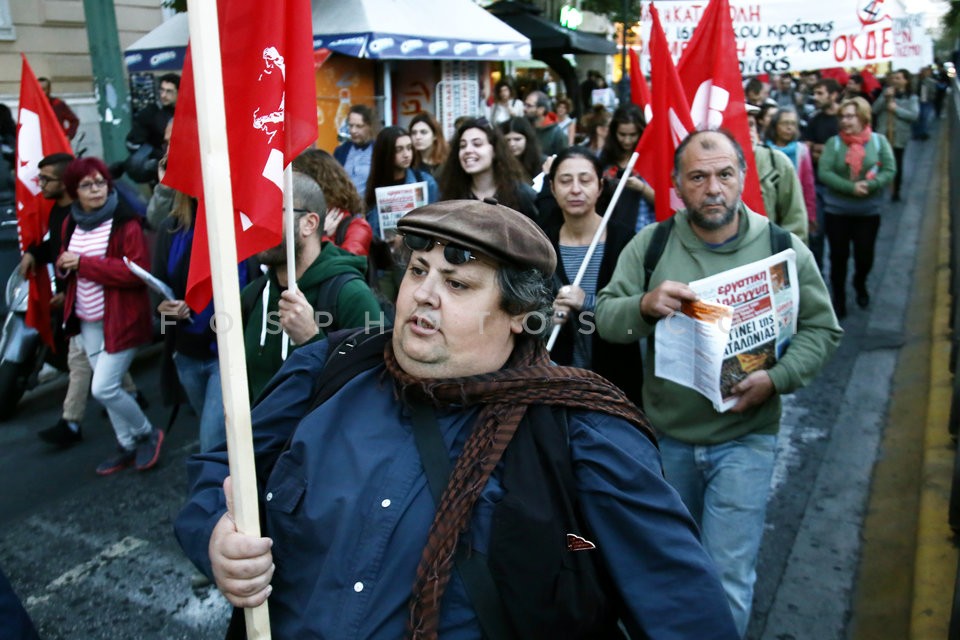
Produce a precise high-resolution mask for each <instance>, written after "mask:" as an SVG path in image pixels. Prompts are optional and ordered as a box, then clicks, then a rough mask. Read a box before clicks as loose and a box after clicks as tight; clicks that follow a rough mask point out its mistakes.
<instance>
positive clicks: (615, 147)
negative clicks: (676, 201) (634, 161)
mask: <svg viewBox="0 0 960 640" xmlns="http://www.w3.org/2000/svg"><path fill="white" fill-rule="evenodd" d="M643 129H644V124H643V113H641V112H640V109H639V108H638V107H637V106H636V105H634V104H628V105H624V106H622V107H618V108H617V110H616V111H614V112H613V118H611V120H610V130H609V133H608V134H607V137H606V140H605V142H604V144H603V150H602V151H601V152H600V165H601V166H602V167H603V175H604V177H605V178H606V179H607V180H608V181H609V182H610V183H611V184H617V183H619V182H620V180H622V179H623V173H624V171H626V170H627V164H629V162H630V156H631V155H633V152H634V150H635V149H636V147H637V142H639V141H640V136H642V135H643ZM655 195H656V194H655V193H654V191H653V187H651V186H650V185H649V184H648V183H647V182H646V180H644V179H643V178H642V177H640V173H639V171H638V170H637V168H636V166H634V168H633V171H632V173H631V174H630V175H629V176H628V177H627V180H626V187H625V188H624V190H623V192H622V193H621V194H620V200H618V201H617V205H616V209H615V210H614V213H613V220H614V221H615V222H617V223H619V224H622V225H624V226H627V227H630V228H631V229H633V230H634V231H635V232H636V231H640V230H641V229H643V228H644V227H645V226H647V225H648V224H650V223H652V222H653V221H654V199H655Z"/></svg>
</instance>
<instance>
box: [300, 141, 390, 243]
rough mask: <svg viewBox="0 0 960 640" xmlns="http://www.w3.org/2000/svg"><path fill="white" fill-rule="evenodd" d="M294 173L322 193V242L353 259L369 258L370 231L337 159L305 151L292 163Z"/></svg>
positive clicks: (360, 204) (358, 202) (323, 153)
mask: <svg viewBox="0 0 960 640" xmlns="http://www.w3.org/2000/svg"><path fill="white" fill-rule="evenodd" d="M293 170H294V171H299V172H300V173H303V174H305V175H308V176H310V177H311V178H313V179H314V180H316V181H317V184H319V185H320V188H321V189H323V195H324V197H325V198H326V200H327V217H326V219H325V220H324V224H323V239H324V240H327V241H330V242H333V243H334V244H335V245H337V246H338V247H340V248H341V249H343V250H344V251H349V252H350V253H352V254H354V255H358V256H365V255H368V254H369V253H370V242H371V240H372V239H373V229H371V228H370V223H368V222H367V221H366V220H365V219H364V217H363V213H362V212H363V210H364V207H363V200H361V199H360V194H358V193H357V188H356V187H355V186H353V181H351V180H350V176H349V175H347V172H346V170H344V168H343V166H342V165H341V164H340V163H339V162H337V160H336V158H334V157H333V156H332V155H330V154H329V153H327V152H326V151H323V150H322V149H307V150H306V151H304V152H303V153H301V154H300V155H299V156H297V158H296V159H295V160H294V161H293Z"/></svg>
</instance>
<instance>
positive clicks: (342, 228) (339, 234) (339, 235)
mask: <svg viewBox="0 0 960 640" xmlns="http://www.w3.org/2000/svg"><path fill="white" fill-rule="evenodd" d="M351 222H353V216H344V218H343V220H341V221H340V224H338V225H337V230H336V231H335V232H334V234H333V244H335V245H337V246H338V247H339V246H341V245H343V241H344V240H346V239H347V228H349V227H350V223H351Z"/></svg>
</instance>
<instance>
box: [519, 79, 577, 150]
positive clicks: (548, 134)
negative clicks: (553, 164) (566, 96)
mask: <svg viewBox="0 0 960 640" xmlns="http://www.w3.org/2000/svg"><path fill="white" fill-rule="evenodd" d="M550 107H551V105H550V97H549V96H547V94H545V93H544V92H543V91H531V92H530V93H529V94H528V95H527V97H526V98H524V100H523V113H524V115H525V116H526V117H527V120H529V121H530V124H532V125H533V128H534V129H535V130H536V132H537V141H538V142H539V143H540V150H541V151H543V152H544V153H545V154H547V155H548V156H553V155H556V154H558V153H560V152H561V151H563V150H564V149H566V148H567V147H569V146H570V140H569V138H568V137H567V135H566V134H565V133H564V132H563V131H562V130H561V129H560V127H559V126H558V125H557V114H555V113H554V112H553V111H551V109H550Z"/></svg>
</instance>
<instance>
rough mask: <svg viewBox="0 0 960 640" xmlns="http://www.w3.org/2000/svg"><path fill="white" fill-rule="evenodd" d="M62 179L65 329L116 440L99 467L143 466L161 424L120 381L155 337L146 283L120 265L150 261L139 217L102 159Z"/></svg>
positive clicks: (156, 445)
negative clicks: (66, 207)
mask: <svg viewBox="0 0 960 640" xmlns="http://www.w3.org/2000/svg"><path fill="white" fill-rule="evenodd" d="M63 184H64V187H65V188H66V190H67V193H68V194H70V197H71V198H73V199H74V200H75V202H74V203H73V205H71V209H70V217H68V218H67V219H66V220H65V221H64V225H63V245H62V249H61V252H60V255H59V256H58V257H57V261H56V266H57V269H58V270H59V272H60V273H59V275H60V277H62V278H64V279H65V280H66V283H67V291H66V297H65V299H64V304H63V319H64V320H63V322H64V328H65V329H66V332H67V335H80V336H81V339H82V341H83V346H84V350H85V351H86V352H87V357H88V358H89V359H90V367H91V368H92V369H93V382H92V388H91V393H92V394H93V397H94V398H96V399H97V400H98V401H99V402H100V403H101V404H102V405H103V406H104V407H105V408H106V410H107V414H108V415H109V416H110V423H111V425H112V426H113V431H114V433H115V434H116V437H117V444H118V447H119V450H118V452H117V453H116V454H114V455H112V456H110V457H109V458H107V459H106V460H104V461H103V462H102V463H100V465H98V466H97V473H98V474H100V475H107V474H111V473H115V472H117V471H120V470H122V469H125V468H127V467H130V466H136V468H137V470H139V471H143V470H146V469H149V468H151V467H153V466H154V465H155V464H156V463H157V459H158V458H159V456H160V447H161V445H162V444H163V431H162V430H160V429H158V428H155V427H154V426H153V425H152V424H150V421H149V420H148V419H147V417H146V416H145V415H144V413H143V411H142V410H141V409H140V406H139V405H138V404H137V402H136V400H134V398H133V397H132V396H131V395H130V394H129V393H127V392H126V391H124V390H123V388H122V387H121V381H122V379H123V374H124V373H126V372H127V370H128V369H129V368H130V364H131V363H132V362H133V357H134V355H135V354H136V351H137V348H138V347H140V346H142V345H145V344H147V343H148V342H150V340H151V339H152V337H153V320H152V316H151V313H150V300H149V297H148V295H147V288H146V286H145V285H144V283H143V281H142V280H140V278H138V277H137V276H136V275H134V274H133V272H132V271H131V270H130V268H129V267H128V266H127V265H126V264H125V260H129V261H130V262H133V263H136V264H137V265H139V266H140V267H141V268H144V269H148V268H149V266H150V258H149V255H148V251H147V242H146V238H145V237H144V233H143V219H142V218H141V217H140V216H138V215H137V214H135V213H133V212H131V211H130V209H129V208H128V207H127V205H126V203H125V202H124V201H123V200H122V199H120V198H119V197H118V195H117V192H116V190H115V189H114V188H113V180H112V178H111V177H110V172H109V171H108V170H107V167H106V165H105V164H104V163H103V161H102V160H100V159H99V158H78V159H76V160H74V161H73V162H71V163H70V164H69V165H68V166H67V168H66V170H65V171H64V174H63Z"/></svg>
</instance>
